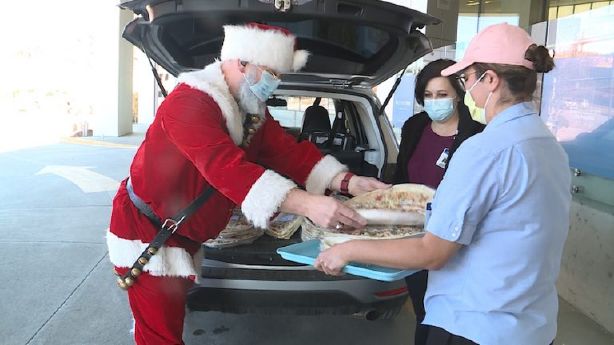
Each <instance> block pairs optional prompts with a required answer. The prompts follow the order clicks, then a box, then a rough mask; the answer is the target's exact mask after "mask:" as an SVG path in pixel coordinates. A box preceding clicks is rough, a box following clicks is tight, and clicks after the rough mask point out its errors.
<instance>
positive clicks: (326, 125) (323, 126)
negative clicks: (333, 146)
mask: <svg viewBox="0 0 614 345" xmlns="http://www.w3.org/2000/svg"><path fill="white" fill-rule="evenodd" d="M328 116H329V115H328V110H326V108H324V107H323V106H321V105H311V106H309V107H307V109H305V114H304V115H303V129H302V132H303V133H309V132H314V131H318V132H330V129H331V127H330V118H329V117H328Z"/></svg>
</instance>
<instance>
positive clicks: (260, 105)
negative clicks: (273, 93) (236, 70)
mask: <svg viewBox="0 0 614 345" xmlns="http://www.w3.org/2000/svg"><path fill="white" fill-rule="evenodd" d="M237 98H238V100H237V101H238V102H237V103H238V104H239V108H241V110H243V111H244V112H246V113H247V114H256V115H260V116H262V117H263V116H264V114H265V111H266V103H264V102H261V101H260V100H259V99H258V97H256V95H254V93H253V92H252V90H250V88H249V84H248V83H247V81H243V82H242V83H241V86H240V87H239V95H238V97H237Z"/></svg>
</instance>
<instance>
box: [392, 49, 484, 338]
mask: <svg viewBox="0 0 614 345" xmlns="http://www.w3.org/2000/svg"><path fill="white" fill-rule="evenodd" d="M454 63H455V62H454V61H452V60H447V59H440V60H435V61H433V62H430V63H429V64H427V65H426V66H424V68H423V69H422V71H420V73H418V76H417V78H416V89H415V97H416V101H417V102H418V104H420V105H422V106H423V107H424V111H423V112H420V113H417V114H415V115H414V116H412V117H410V118H409V119H408V120H407V121H405V124H404V125H403V130H402V132H401V145H400V146H399V156H398V158H397V168H396V172H395V175H394V180H393V183H394V184H399V183H420V184H425V185H428V186H430V187H433V188H437V186H438V185H439V183H440V182H441V179H442V178H443V175H444V172H445V170H446V168H447V167H448V162H449V161H450V159H451V158H452V156H453V155H454V152H456V149H457V148H458V147H459V146H460V144H462V142H463V141H465V139H467V138H469V137H471V136H472V135H474V134H476V133H479V132H481V131H482V130H483V129H484V125H482V124H480V123H478V122H476V121H474V120H472V119H471V116H470V114H469V109H467V107H466V106H465V104H464V103H463V98H464V96H465V91H464V90H463V88H462V85H461V84H460V82H459V81H458V80H457V79H456V77H455V76H454V75H451V76H448V77H442V76H441V71H442V70H443V69H444V68H447V67H450V66H452V65H454ZM427 280H428V271H427V270H423V271H420V272H418V273H415V274H413V275H411V276H409V277H407V278H405V281H406V283H407V289H408V291H409V296H410V298H411V301H412V304H413V307H414V313H415V314H416V333H415V337H414V338H415V339H414V343H415V345H424V344H425V343H426V338H427V335H428V326H425V325H422V320H424V316H425V311H424V294H425V292H426V283H427Z"/></svg>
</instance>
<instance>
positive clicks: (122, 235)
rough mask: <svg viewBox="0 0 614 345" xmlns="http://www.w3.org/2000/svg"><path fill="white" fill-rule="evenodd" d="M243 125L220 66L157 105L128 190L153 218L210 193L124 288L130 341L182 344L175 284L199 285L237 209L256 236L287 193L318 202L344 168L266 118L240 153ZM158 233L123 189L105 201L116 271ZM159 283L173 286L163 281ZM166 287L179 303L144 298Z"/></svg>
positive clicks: (192, 77) (185, 78) (191, 77)
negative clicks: (302, 193)
mask: <svg viewBox="0 0 614 345" xmlns="http://www.w3.org/2000/svg"><path fill="white" fill-rule="evenodd" d="M244 119H245V114H244V113H243V112H242V111H241V110H240V109H239V107H238V105H237V102H236V101H235V99H234V98H233V96H232V95H231V93H230V90H229V88H228V86H227V84H226V82H225V79H224V75H223V74H222V70H221V63H220V62H217V63H213V64H211V65H209V66H207V67H206V68H204V69H203V70H200V71H196V72H190V73H184V74H182V75H180V77H179V83H178V85H177V87H176V88H175V89H174V90H173V91H172V92H171V93H170V94H169V95H168V97H167V98H166V99H165V101H164V102H163V103H162V104H161V106H160V108H159V110H158V112H157V114H156V117H155V120H154V122H153V123H152V125H151V126H150V128H149V129H148V131H147V134H146V136H145V139H144V141H143V143H142V144H141V146H140V147H139V149H138V151H137V153H136V155H135V157H134V160H133V162H132V165H131V167H130V179H131V182H132V185H133V189H134V192H135V194H136V195H138V196H139V197H140V198H141V199H143V200H144V201H145V202H146V203H147V204H149V206H150V207H151V209H152V210H153V211H154V212H155V213H156V215H158V217H160V218H161V219H165V218H168V217H172V216H174V215H175V214H176V213H178V212H179V211H180V210H181V209H183V208H185V207H186V206H187V205H188V204H189V203H190V202H192V201H193V200H194V199H195V198H197V197H198V196H199V195H200V194H201V193H202V191H203V190H205V188H207V187H208V186H213V187H214V188H215V192H214V194H213V195H212V196H211V197H210V198H209V200H208V201H207V202H206V203H205V204H204V206H202V207H201V208H200V209H199V210H198V211H196V212H195V213H194V214H193V215H192V216H191V217H190V218H189V219H187V221H185V222H184V223H183V224H182V225H181V227H180V228H179V231H178V232H177V233H175V234H173V236H171V237H170V239H169V240H168V241H167V242H166V244H165V245H164V247H163V248H161V249H160V250H159V251H158V253H157V254H156V255H154V256H153V257H152V258H151V260H150V261H149V263H147V264H146V265H145V267H144V273H143V274H142V275H141V276H140V277H139V279H138V280H137V282H136V283H135V285H134V286H133V287H131V288H130V289H129V290H128V293H129V297H130V303H131V306H132V309H133V314H134V316H135V320H136V335H135V336H136V339H137V343H148V344H149V343H156V342H160V343H165V342H166V343H169V342H170V343H173V342H175V343H180V340H181V339H177V338H176V337H177V327H181V328H182V327H183V308H184V305H183V303H185V289H187V285H186V286H183V285H182V284H184V282H183V280H185V278H188V279H190V278H192V279H197V278H198V276H199V268H200V266H201V255H199V253H200V252H201V244H202V243H203V242H204V241H206V240H208V239H210V238H213V237H216V236H217V235H218V233H219V232H220V231H221V230H223V229H224V228H225V226H226V224H227V223H228V221H229V219H230V216H231V212H232V209H233V208H234V207H235V206H236V205H239V206H240V207H241V210H242V212H243V213H244V214H245V216H246V217H247V219H249V220H250V221H251V222H252V223H253V224H254V225H255V226H258V227H263V228H264V227H266V226H267V224H268V222H269V219H270V218H271V217H272V216H273V215H274V214H275V213H276V212H277V211H278V210H279V207H280V205H281V203H282V202H283V200H284V199H285V197H286V195H287V194H288V192H289V191H290V190H291V189H293V188H297V186H300V187H303V188H305V189H306V190H307V191H308V192H311V193H315V194H323V193H324V191H325V189H326V188H327V186H328V185H329V184H330V182H331V180H332V179H333V177H334V176H336V175H337V174H339V173H341V172H343V171H345V170H347V169H346V167H345V166H344V165H342V164H340V163H339V162H338V161H337V160H336V159H334V158H333V157H332V156H325V157H323V156H322V155H321V153H320V152H319V151H318V149H317V148H316V147H315V146H314V145H313V144H311V143H309V142H301V143H297V142H296V140H295V138H294V137H292V136H290V135H288V134H286V133H285V131H284V129H283V128H282V127H281V126H280V125H279V123H278V122H276V121H275V120H274V119H273V118H272V117H271V116H270V114H268V113H267V114H266V116H265V118H264V119H263V122H262V124H261V126H260V127H259V128H258V130H257V131H256V132H255V134H254V135H253V137H252V139H251V141H250V143H249V145H247V146H245V147H244V146H241V143H242V140H243V138H244V133H243V132H244V127H243V123H244ZM158 231H159V229H158V228H156V227H154V226H153V225H152V223H151V222H150V221H149V220H148V219H147V218H146V217H145V216H144V215H143V214H142V213H141V212H139V210H138V209H137V208H136V207H135V206H134V205H133V203H132V202H131V201H130V199H129V197H128V193H127V190H126V181H124V182H123V183H122V184H121V186H120V189H119V191H118V193H117V195H116V197H115V198H114V200H113V211H112V215H111V224H110V229H109V231H108V233H107V244H108V248H109V258H110V260H111V262H112V263H113V265H115V267H116V270H117V271H118V272H120V273H124V272H125V271H126V270H127V269H128V268H129V267H131V266H132V264H133V263H134V262H135V260H136V259H137V258H138V257H139V255H140V254H141V252H142V251H143V250H144V249H145V248H146V247H147V245H148V243H149V242H150V241H151V240H152V239H153V238H154V236H155V235H156V234H157V232H158ZM166 277H174V278H170V279H169V280H168V281H166V282H165V280H164V279H165V278H166ZM176 278H181V279H180V280H179V282H177V281H176ZM173 279H174V280H173ZM170 282H175V283H173V284H175V285H177V286H182V288H178V289H179V290H177V291H183V292H182V293H183V295H181V294H179V298H178V299H176V298H177V297H178V295H177V294H175V293H172V294H171V295H169V296H165V295H160V294H156V292H155V291H154V292H151V293H147V294H146V293H143V291H145V290H144V289H154V290H155V289H157V288H155V287H157V286H164V284H166V283H168V284H170ZM147 284H150V285H149V286H145V285H147ZM171 285H172V284H171ZM182 289H183V290H182ZM155 299H163V300H164V301H165V302H164V303H169V301H170V300H174V299H176V300H175V302H173V303H174V304H173V303H171V304H172V305H177V304H180V305H179V306H178V307H177V306H175V307H174V310H172V311H171V309H173V308H172V307H170V306H168V305H166V304H157V303H156V302H154V301H153V300H155ZM146 305H147V306H146ZM159 308H160V309H165V310H160V311H157V309H159ZM135 310H137V311H138V310H141V312H143V311H144V310H145V312H146V313H145V314H147V315H145V314H144V315H141V312H135ZM160 313H162V314H165V315H162V314H160ZM169 313H171V314H172V316H170V318H172V319H178V320H180V321H174V325H172V326H169V325H168V322H167V321H168V320H166V321H165V320H164V319H168V318H169V316H168V314H169ZM137 314H138V315H137ZM158 314H160V315H158ZM145 318H147V319H145ZM169 327H170V328H169ZM166 328H168V329H166ZM167 333H168V334H167ZM156 337H157V338H156ZM179 337H181V335H180V332H179ZM139 339H140V340H139ZM147 339H148V340H147ZM152 339H158V340H152ZM146 340H147V341H149V342H146Z"/></svg>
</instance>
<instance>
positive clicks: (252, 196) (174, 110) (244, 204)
mask: <svg viewBox="0 0 614 345" xmlns="http://www.w3.org/2000/svg"><path fill="white" fill-rule="evenodd" d="M167 108H168V109H169V110H168V111H166V112H165V113H163V114H161V115H162V116H163V118H162V119H161V121H162V128H163V130H164V132H165V133H166V135H167V136H168V138H169V140H170V141H171V142H173V143H174V144H175V145H176V146H177V148H178V149H179V151H181V152H182V153H183V154H184V155H185V157H187V159H189V160H190V161H191V162H192V163H193V164H194V166H195V167H196V169H198V171H199V172H200V173H201V174H202V175H203V177H204V178H205V179H206V180H207V181H208V182H209V183H210V184H211V185H212V186H213V187H215V188H216V189H217V190H218V191H219V192H220V193H222V194H224V195H225V196H226V197H228V198H229V199H231V200H232V201H234V202H235V203H237V204H241V208H242V210H243V213H244V214H245V216H246V217H247V218H248V219H249V220H250V221H252V222H253V223H254V225H256V226H259V227H266V226H267V224H268V220H269V218H270V217H271V216H272V215H273V214H274V213H275V212H277V210H278V208H279V205H280V204H281V202H283V200H284V199H285V196H286V194H287V193H288V192H289V191H290V190H291V189H292V188H295V187H296V185H295V184H294V183H293V182H292V181H290V180H288V179H286V178H284V177H282V176H280V175H279V174H277V173H275V172H273V171H271V170H266V169H264V168H263V167H262V166H260V165H258V164H254V163H252V162H249V161H247V160H246V157H245V152H244V151H243V150H241V149H240V148H239V147H237V146H236V145H235V143H234V142H233V141H232V138H231V137H230V135H229V134H228V132H227V129H226V126H225V121H224V118H223V116H222V113H221V110H220V108H219V106H218V105H217V104H216V103H215V102H214V101H213V99H211V98H210V97H208V96H207V95H206V94H204V93H201V92H199V91H195V92H186V93H185V94H184V95H177V96H176V97H175V98H174V99H173V103H172V104H170V105H168V107H167Z"/></svg>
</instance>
